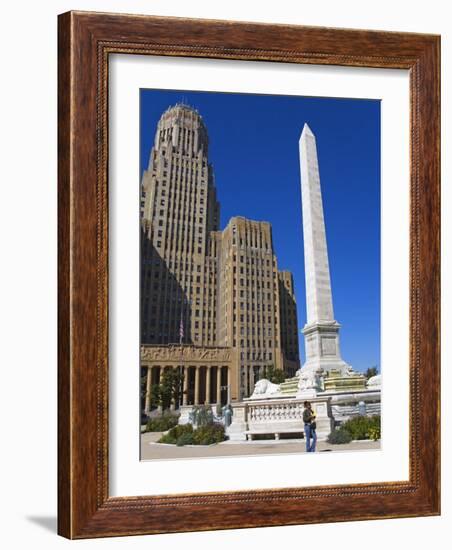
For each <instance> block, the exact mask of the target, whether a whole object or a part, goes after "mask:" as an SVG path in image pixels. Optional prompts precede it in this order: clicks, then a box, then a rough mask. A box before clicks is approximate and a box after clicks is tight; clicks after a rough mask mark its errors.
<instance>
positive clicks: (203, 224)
mask: <svg viewBox="0 0 452 550" xmlns="http://www.w3.org/2000/svg"><path fill="white" fill-rule="evenodd" d="M208 144H209V141H208V136H207V130H206V127H205V125H204V122H203V120H202V118H201V116H200V115H199V113H198V112H197V111H195V110H194V109H191V108H189V107H187V106H185V105H176V106H175V107H172V108H170V109H168V110H167V111H166V112H165V113H164V114H163V115H162V117H161V118H160V121H159V123H158V127H157V132H156V134H155V142H154V147H153V148H152V151H151V155H150V159H149V165H148V169H147V170H146V171H145V172H144V175H143V180H142V204H141V211H142V231H143V235H142V258H143V259H144V260H145V262H142V263H143V265H142V274H141V275H142V280H141V292H142V299H141V308H142V312H141V319H142V325H141V341H142V343H154V344H166V343H171V342H178V341H179V339H180V337H181V332H183V340H184V342H190V341H194V342H195V343H197V344H203V343H205V341H206V339H207V336H206V335H207V334H208V333H209V332H212V333H213V334H211V335H210V337H211V338H212V339H213V340H214V339H215V334H214V332H215V331H214V328H213V326H212V327H207V326H206V324H205V321H204V326H203V324H202V321H201V319H200V316H199V315H196V312H197V311H198V313H199V310H200V307H201V304H202V303H203V302H204V301H205V300H206V298H208V297H209V289H207V288H206V284H205V283H206V281H207V282H208V280H209V275H210V273H209V269H207V265H206V260H205V259H206V254H207V252H208V247H209V242H208V241H209V234H210V232H211V231H213V230H216V229H218V226H219V216H220V212H219V204H218V201H217V198H216V191H215V185H214V177H213V169H212V167H211V166H210V165H209V163H208ZM206 292H207V297H206V296H205V294H206ZM210 292H211V293H212V289H210ZM211 324H212V325H213V321H212V323H211ZM209 328H212V330H211V331H209Z"/></svg>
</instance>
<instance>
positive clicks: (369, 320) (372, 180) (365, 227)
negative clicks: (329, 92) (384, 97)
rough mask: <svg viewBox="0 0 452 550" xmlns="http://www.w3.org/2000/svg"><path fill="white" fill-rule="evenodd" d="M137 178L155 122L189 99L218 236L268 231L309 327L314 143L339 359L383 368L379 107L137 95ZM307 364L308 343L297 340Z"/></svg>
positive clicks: (352, 102)
mask: <svg viewBox="0 0 452 550" xmlns="http://www.w3.org/2000/svg"><path fill="white" fill-rule="evenodd" d="M140 94H141V95H140V98H141V111H140V147H141V149H140V159H141V166H140V174H142V172H143V170H144V169H145V167H146V166H147V163H148V159H149V153H150V150H151V148H152V145H153V140H154V134H155V130H156V126H157V122H158V120H159V118H160V116H161V114H162V113H163V111H165V110H166V109H167V108H168V107H169V106H171V105H174V104H175V103H177V102H181V101H184V103H187V104H189V105H191V106H193V107H195V108H196V109H198V111H199V113H200V114H201V116H202V117H203V119H204V121H205V124H206V126H207V130H208V133H209V140H210V147H209V159H210V162H212V164H213V168H214V173H215V180H216V187H217V193H218V198H219V200H220V204H221V229H223V228H224V227H225V225H226V224H227V222H228V220H229V219H230V218H231V217H232V216H235V215H241V216H246V217H248V218H251V219H255V220H267V221H270V222H271V223H272V227H273V242H274V247H275V250H276V255H277V258H278V267H279V269H288V270H290V271H292V273H293V275H294V282H295V291H296V297H297V307H298V325H299V328H302V327H303V326H304V324H305V323H306V302H305V281H304V258H303V231H302V218H301V190H300V167H299V153H298V142H299V138H300V134H301V131H302V128H303V125H304V123H305V122H307V123H308V124H309V126H310V128H311V129H312V131H313V133H314V134H315V136H316V140H317V149H318V157H319V168H320V180H321V187H322V196H323V207H324V216H325V225H326V235H327V243H328V256H329V262H330V271H331V285H332V290H333V306H334V313H335V317H336V320H337V321H338V322H339V323H341V325H342V329H341V332H340V338H341V351H342V357H343V359H344V360H345V361H346V362H348V363H349V364H351V365H352V366H353V367H354V368H355V369H357V370H365V369H367V368H368V367H371V366H373V365H378V367H380V102H379V101H377V100H363V99H338V98H315V97H301V96H270V95H255V94H226V93H212V92H189V91H172V90H171V91H169V90H141V92H140ZM300 352H301V358H302V361H304V358H305V353H304V339H303V336H302V335H301V334H300Z"/></svg>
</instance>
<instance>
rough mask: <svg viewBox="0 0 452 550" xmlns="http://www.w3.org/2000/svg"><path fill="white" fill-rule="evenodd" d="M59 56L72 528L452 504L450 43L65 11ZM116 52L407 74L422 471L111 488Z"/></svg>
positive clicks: (64, 372)
mask: <svg viewBox="0 0 452 550" xmlns="http://www.w3.org/2000/svg"><path fill="white" fill-rule="evenodd" d="M58 50H59V62H58V73H59V75H58V86H59V93H58V116H59V126H58V154H59V160H58V210H59V213H58V215H59V222H58V231H59V244H58V295H59V315H58V340H59V343H58V364H59V367H58V407H59V409H58V425H59V426H58V459H59V467H58V532H59V534H61V535H63V536H65V537H68V538H88V537H104V536H117V535H133V534H149V533H163V532H180V531H201V530H212V529H232V528H245V527H259V526H272V525H293V524H304V523H321V522H336V521H351V520H363V519H376V518H394V517H410V516H427V515H437V514H439V513H440V419H439V415H440V403H439V396H440V352H439V350H440V305H439V304H440V257H439V255H440V235H439V231H440V213H439V212H440V141H439V140H440V122H439V116H440V115H439V113H440V111H439V107H440V100H439V97H440V95H439V93H440V68H439V67H440V38H439V37H438V36H433V35H423V34H411V33H394V32H380V31H378V32H376V31H364V30H343V29H330V28H321V27H317V28H315V27H300V26H291V25H267V24H256V23H243V22H240V23H239V22H237V23H236V22H226V21H209V20H195V19H179V18H162V17H148V16H138V15H121V14H101V13H89V12H68V13H65V14H63V15H60V16H59V39H58ZM113 53H114V54H117V53H127V54H140V55H159V56H183V57H203V58H218V59H240V60H265V61H271V62H275V63H277V62H285V63H300V64H319V65H340V66H348V67H373V68H386V69H387V68H397V69H407V70H409V73H410V108H411V114H410V116H411V121H410V125H411V130H410V131H411V133H410V164H411V167H410V168H411V170H410V171H411V174H410V178H411V181H410V281H409V284H410V326H409V332H410V382H409V383H410V457H409V471H410V476H409V480H408V481H400V482H384V483H373V484H372V483H368V484H354V485H334V486H321V487H311V488H309V487H305V488H303V487H295V488H290V489H271V490H250V491H232V492H222V493H204V494H202V493H196V494H180V495H163V496H149V497H128V496H123V497H110V496H109V490H108V375H109V372H108V227H109V226H108V162H107V161H108V153H107V151H108V149H107V147H108V101H107V97H108V95H107V93H108V63H109V55H110V54H113ZM219 504H221V505H219Z"/></svg>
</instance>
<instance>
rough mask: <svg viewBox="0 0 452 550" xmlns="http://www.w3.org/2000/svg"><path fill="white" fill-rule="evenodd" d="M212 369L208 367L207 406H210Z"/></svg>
mask: <svg viewBox="0 0 452 550" xmlns="http://www.w3.org/2000/svg"><path fill="white" fill-rule="evenodd" d="M210 369H211V367H206V405H210V375H211V372H210Z"/></svg>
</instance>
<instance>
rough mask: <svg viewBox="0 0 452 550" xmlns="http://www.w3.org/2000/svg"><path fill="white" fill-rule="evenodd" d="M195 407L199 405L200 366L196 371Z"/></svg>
mask: <svg viewBox="0 0 452 550" xmlns="http://www.w3.org/2000/svg"><path fill="white" fill-rule="evenodd" d="M195 405H199V365H197V366H196V370H195Z"/></svg>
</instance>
